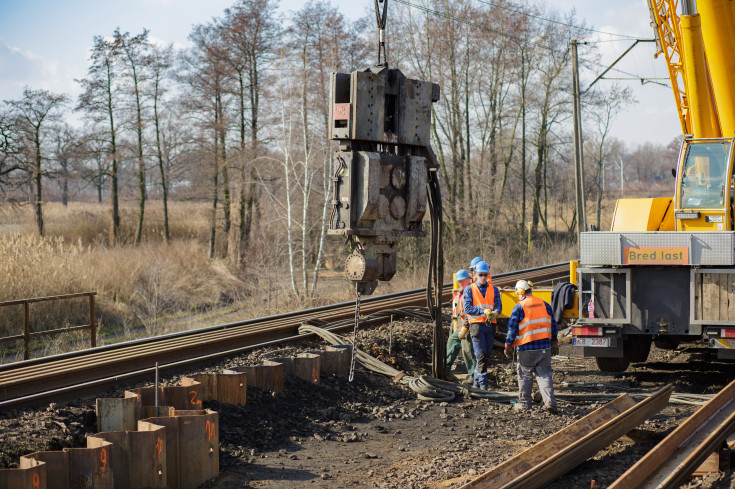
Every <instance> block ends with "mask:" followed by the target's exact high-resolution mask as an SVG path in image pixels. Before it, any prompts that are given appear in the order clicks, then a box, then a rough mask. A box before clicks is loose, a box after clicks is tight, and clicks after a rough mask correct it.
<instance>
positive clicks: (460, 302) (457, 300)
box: [452, 290, 467, 330]
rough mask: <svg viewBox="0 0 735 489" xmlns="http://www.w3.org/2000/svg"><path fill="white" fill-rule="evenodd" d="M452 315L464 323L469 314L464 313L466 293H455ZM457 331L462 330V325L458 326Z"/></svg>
mask: <svg viewBox="0 0 735 489" xmlns="http://www.w3.org/2000/svg"><path fill="white" fill-rule="evenodd" d="M452 303H453V304H452V315H453V316H457V317H459V319H461V320H462V322H464V320H465V318H466V317H467V314H465V312H464V293H463V291H461V290H460V291H459V292H455V293H454V299H453V300H452ZM456 326H457V329H458V330H459V329H461V328H462V324H456Z"/></svg>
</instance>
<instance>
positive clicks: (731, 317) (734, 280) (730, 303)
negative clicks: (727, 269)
mask: <svg viewBox="0 0 735 489" xmlns="http://www.w3.org/2000/svg"><path fill="white" fill-rule="evenodd" d="M728 275H729V276H730V279H729V281H728V284H727V311H728V316H727V320H728V321H735V275H734V274H728Z"/></svg>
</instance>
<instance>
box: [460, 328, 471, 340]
mask: <svg viewBox="0 0 735 489" xmlns="http://www.w3.org/2000/svg"><path fill="white" fill-rule="evenodd" d="M467 331H469V328H468V327H467V326H462V329H460V330H459V339H460V340H463V339H465V338H466V337H467Z"/></svg>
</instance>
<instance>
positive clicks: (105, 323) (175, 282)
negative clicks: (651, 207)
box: [0, 201, 614, 361]
mask: <svg viewBox="0 0 735 489" xmlns="http://www.w3.org/2000/svg"><path fill="white" fill-rule="evenodd" d="M612 205H614V201H612V202H606V208H610V207H612ZM169 209H170V229H171V242H170V244H168V245H167V244H165V243H164V242H163V238H162V229H163V218H162V211H161V207H160V203H159V202H149V203H148V205H147V207H146V219H145V227H144V231H143V239H142V243H141V244H140V245H139V246H134V245H132V244H131V242H132V236H133V234H134V231H135V224H136V216H137V214H136V212H137V208H136V207H135V206H134V205H132V204H129V205H124V206H123V207H122V208H121V217H122V222H121V233H120V236H121V239H120V242H119V243H118V244H116V245H112V244H111V243H110V240H109V223H110V215H109V206H108V205H107V204H94V203H78V202H72V203H70V204H69V206H68V207H64V206H62V205H61V204H60V203H48V204H46V205H45V206H44V216H45V222H46V230H47V236H46V237H44V238H39V237H38V236H37V234H36V228H35V220H34V215H33V210H32V208H31V206H23V205H20V206H18V205H14V206H11V205H3V206H0V277H2V280H0V301H6V300H15V299H21V298H30V297H40V296H48V295H58V294H67V293H74V292H83V291H95V292H97V298H96V303H97V318H98V320H99V321H100V322H101V329H100V332H99V337H100V343H105V342H111V341H120V340H124V339H130V338H133V337H139V336H147V335H155V334H163V333H167V332H172V331H179V330H183V329H192V328H197V327H203V326H208V325H212V324H219V323H224V322H230V321H236V320H241V319H247V318H253V317H260V316H264V315H268V314H273V313H279V312H286V311H288V310H293V309H298V308H300V306H301V304H300V303H299V301H298V300H297V299H294V297H293V295H292V294H291V291H290V280H289V278H288V273H287V272H286V270H285V266H284V265H283V264H284V263H285V258H284V256H283V255H284V254H285V250H284V248H283V247H280V248H278V247H275V246H273V244H274V243H275V241H274V239H275V238H273V237H270V236H265V235H264V236H262V237H260V238H259V239H260V240H259V241H258V242H257V243H256V244H254V245H253V246H252V249H251V250H250V253H251V254H252V257H248V260H246V261H245V265H244V266H243V267H240V268H238V269H233V268H231V267H230V266H229V265H228V262H227V260H226V259H224V258H215V259H212V260H210V259H209V258H208V257H207V251H208V243H207V240H208V236H209V216H210V214H209V212H210V208H209V207H208V205H206V204H204V203H193V202H172V203H171V204H170V207H169ZM610 213H611V212H610V211H607V210H606V212H605V214H610ZM607 219H609V217H607ZM550 225H552V226H553V228H554V229H555V230H556V231H557V232H556V233H555V235H556V236H557V237H556V238H555V239H554V240H553V241H552V242H549V241H548V240H547V239H545V238H543V237H542V238H539V239H538V240H537V241H538V242H536V243H533V245H532V247H531V249H530V250H529V248H528V243H527V242H526V241H525V239H523V238H522V237H520V236H517V235H516V234H517V232H511V231H506V232H505V233H504V234H502V235H498V234H497V233H496V235H493V236H488V237H484V238H483V239H473V240H469V241H468V242H466V243H465V242H457V240H456V239H453V238H454V237H453V236H450V234H451V229H449V228H448V231H447V233H446V234H447V235H446V236H445V259H446V265H445V271H446V276H445V278H446V280H449V279H450V278H451V274H452V272H454V271H456V270H457V269H459V268H463V267H466V266H467V264H468V263H469V261H470V260H471V259H472V258H473V257H474V256H476V255H482V256H484V257H485V259H486V260H487V261H488V263H489V264H490V266H491V270H492V272H493V273H501V272H505V271H510V270H516V269H520V268H528V267H533V266H538V265H543V264H548V263H555V262H560V261H564V260H569V259H571V258H574V257H575V256H576V245H575V244H574V243H573V242H571V241H569V240H568V239H567V238H564V237H559V236H565V234H563V233H561V234H559V231H565V228H564V226H565V225H564V223H563V222H561V221H560V220H558V219H557V220H555V221H554V222H552V223H550ZM271 232H273V231H271ZM219 235H220V236H221V235H222V233H219ZM219 240H220V241H221V240H222V238H219ZM220 241H218V244H217V248H218V256H224V252H223V250H224V243H223V242H220ZM341 246H342V244H341V241H339V240H332V239H330V240H329V247H330V251H329V252H328V259H327V260H326V264H327V268H326V269H324V270H322V271H321V272H320V278H319V287H318V289H317V294H316V296H315V297H314V298H312V299H311V300H310V302H309V303H308V304H306V305H309V306H316V305H321V304H327V303H333V302H338V301H345V300H351V299H353V298H354V291H353V289H352V287H350V286H349V284H348V283H347V281H346V279H345V278H344V275H343V273H342V272H341V263H342V260H343V259H344V250H342V247H341ZM427 247H428V243H427V241H426V239H421V240H417V239H413V241H409V240H405V241H404V242H403V243H402V244H401V248H400V251H399V267H398V268H399V270H398V273H397V274H396V276H395V277H394V278H393V280H392V281H391V282H389V283H381V284H380V285H379V287H378V289H377V291H376V294H384V293H390V292H396V291H401V290H406V289H411V288H416V287H421V286H424V285H425V283H426V267H427V252H428V248H427ZM278 264H280V268H279V266H278ZM297 272H298V274H299V275H300V271H297ZM87 322H88V305H87V302H86V299H74V300H69V301H61V302H58V301H57V302H50V303H43V304H33V305H32V306H31V331H43V330H48V329H55V328H59V327H66V326H75V325H82V324H86V323H87ZM22 324H23V311H22V307H18V306H13V307H8V308H3V309H0V337H2V336H8V335H15V334H20V333H21V332H22ZM88 341H89V339H88V334H87V333H86V332H82V333H76V334H73V335H72V334H65V335H60V336H57V337H54V338H51V339H47V340H44V341H38V342H34V343H33V345H32V349H33V356H40V355H46V354H53V353H59V352H61V351H66V350H68V349H73V348H79V347H84V346H86V345H87V344H88ZM19 355H22V345H21V344H20V342H15V343H5V344H3V343H0V357H5V361H8V360H9V359H10V360H12V359H17V358H18V356H19ZM0 361H2V359H0Z"/></svg>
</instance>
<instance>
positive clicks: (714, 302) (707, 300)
mask: <svg viewBox="0 0 735 489" xmlns="http://www.w3.org/2000/svg"><path fill="white" fill-rule="evenodd" d="M714 280H715V277H713V276H712V274H711V273H703V274H702V319H703V320H709V321H715V320H717V319H718V318H719V315H720V306H719V304H718V301H719V291H718V290H717V289H718V287H717V284H716V283H715V282H714Z"/></svg>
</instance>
